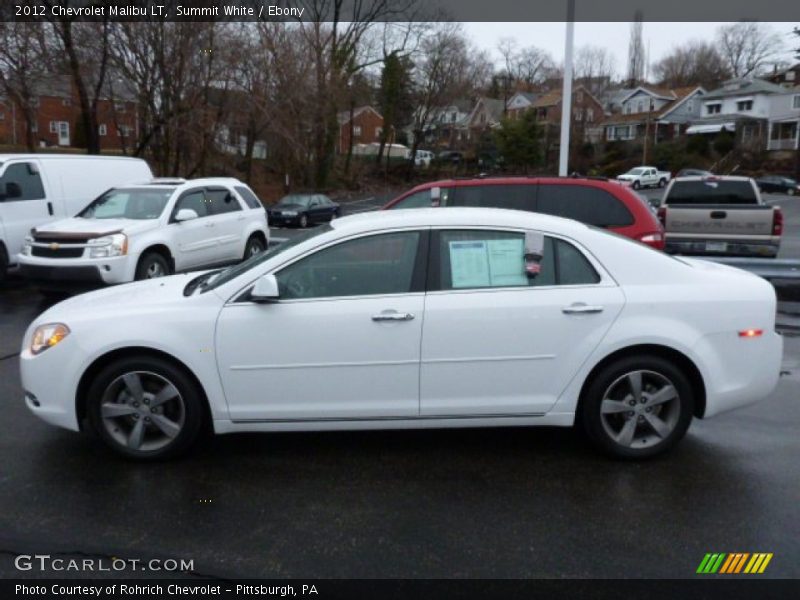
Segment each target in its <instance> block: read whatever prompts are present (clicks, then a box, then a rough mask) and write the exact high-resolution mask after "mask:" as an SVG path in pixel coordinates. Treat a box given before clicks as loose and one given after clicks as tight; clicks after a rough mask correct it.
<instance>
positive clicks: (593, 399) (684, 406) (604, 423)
mask: <svg viewBox="0 0 800 600" xmlns="http://www.w3.org/2000/svg"><path fill="white" fill-rule="evenodd" d="M638 371H642V372H646V373H648V375H646V377H647V378H652V380H653V381H660V380H659V379H658V378H663V380H664V381H667V382H668V383H669V384H671V385H672V387H673V388H674V390H675V391H676V392H677V398H675V399H674V400H673V401H671V402H669V403H666V402H665V403H664V404H661V405H658V406H654V407H652V408H651V409H650V410H648V413H649V415H650V417H648V416H645V414H644V413H642V414H641V415H640V416H637V414H638V412H634V411H640V410H642V411H643V410H646V409H645V408H644V407H645V406H647V405H646V404H644V402H643V401H642V402H641V406H640V405H639V404H637V405H635V406H632V407H631V408H632V410H631V411H630V412H627V409H625V410H626V412H618V413H616V412H615V413H612V414H608V415H605V416H604V415H603V414H602V413H601V407H602V404H603V400H604V398H606V395H607V393H609V392H610V391H612V390H616V389H618V388H617V387H616V386H623V385H625V384H626V383H627V380H626V379H625V377H626V374H630V373H635V372H638ZM623 391H624V390H623ZM625 398H626V400H625V401H624V402H623V404H625V403H628V402H630V400H628V398H630V395H628V396H626V397H625ZM656 409H657V410H658V412H651V410H652V411H656ZM667 411H668V412H667ZM693 411H694V392H693V390H692V386H691V383H690V382H689V379H688V378H687V376H686V375H685V374H684V373H683V371H681V369H679V368H678V367H677V366H676V365H675V364H674V363H672V362H670V361H669V360H666V359H664V358H661V357H660V356H651V355H642V356H630V357H627V358H622V359H620V360H617V361H614V362H613V363H611V364H609V365H607V366H606V367H605V368H603V369H602V370H601V371H600V372H599V373H597V374H596V375H595V376H594V377H593V379H592V381H590V382H589V385H588V387H587V388H586V390H585V393H584V395H583V397H582V399H581V408H580V414H579V415H578V419H580V422H581V424H582V426H583V429H584V431H585V432H586V434H587V436H588V437H589V439H590V440H591V441H592V442H593V443H594V444H595V446H597V447H598V448H599V449H600V450H602V451H603V452H605V453H606V454H609V455H611V456H613V457H615V458H622V459H634V460H635V459H644V458H651V457H653V456H656V455H658V454H662V453H664V452H666V451H668V450H670V449H671V448H672V447H674V446H675V444H677V443H678V442H679V441H680V440H681V439H682V438H683V436H684V435H685V434H686V431H687V429H688V428H689V425H690V423H691V421H692V414H693ZM662 416H664V417H666V418H665V419H663V420H662V422H667V421H668V422H670V423H671V429H670V430H669V433H668V434H666V435H664V436H663V437H662V436H660V435H657V434H656V433H655V429H654V428H653V427H652V426H651V425H649V423H648V422H647V421H643V419H648V418H651V417H657V418H661V417H662ZM612 419H618V420H619V421H618V422H619V423H620V424H622V425H621V429H620V433H621V430H622V428H624V427H625V425H624V423H626V422H627V421H629V420H631V419H636V420H637V421H635V422H634V424H633V429H634V434H633V436H635V435H636V432H639V431H640V430H641V436H640V437H632V440H631V444H630V445H622V444H621V443H619V442H618V441H617V440H616V439H614V438H613V437H612V434H611V432H610V431H609V430H610V429H611V426H610V424H609V421H610V420H612ZM639 444H641V447H637V446H638V445H639Z"/></svg>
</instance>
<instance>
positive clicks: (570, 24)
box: [558, 0, 575, 177]
mask: <svg viewBox="0 0 800 600" xmlns="http://www.w3.org/2000/svg"><path fill="white" fill-rule="evenodd" d="M574 36H575V0H567V39H566V44H565V46H564V82H563V86H562V88H561V145H560V147H559V157H558V174H559V176H560V177H566V175H567V170H568V168H569V125H570V120H571V119H572V46H573V38H574Z"/></svg>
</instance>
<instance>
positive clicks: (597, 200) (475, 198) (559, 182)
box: [383, 177, 664, 250]
mask: <svg viewBox="0 0 800 600" xmlns="http://www.w3.org/2000/svg"><path fill="white" fill-rule="evenodd" d="M426 206H482V207H488V208H512V209H516V210H528V211H532V212H539V213H544V214H548V215H555V216H557V217H565V218H567V219H575V220H576V221H581V222H582V223H586V224H587V225H594V226H596V227H603V228H605V229H608V230H609V231H613V232H614V233H618V234H620V235H624V236H626V237H629V238H632V239H634V240H638V241H640V242H643V243H645V244H647V245H648V246H652V247H653V248H656V249H658V250H663V249H664V228H663V227H662V226H661V223H660V222H659V220H658V218H657V217H656V215H655V214H654V213H653V211H652V210H651V208H650V205H649V204H648V203H647V201H646V200H645V199H644V198H642V197H640V196H637V195H636V193H634V192H632V191H631V190H630V189H628V188H626V187H624V186H622V185H620V184H619V183H616V182H614V181H608V180H603V179H587V178H560V177H503V178H474V179H447V180H444V181H434V182H431V183H424V184H422V185H418V186H417V187H415V188H413V189H412V190H410V191H408V192H406V193H405V194H403V195H401V196H399V197H397V198H395V199H394V200H392V201H391V202H389V203H388V204H387V205H386V206H384V207H383V210H386V209H396V208H423V207H426Z"/></svg>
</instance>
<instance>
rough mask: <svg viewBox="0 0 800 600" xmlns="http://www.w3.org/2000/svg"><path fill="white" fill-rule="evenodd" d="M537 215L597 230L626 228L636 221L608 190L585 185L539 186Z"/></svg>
mask: <svg viewBox="0 0 800 600" xmlns="http://www.w3.org/2000/svg"><path fill="white" fill-rule="evenodd" d="M537 212H540V213H544V214H547V215H553V216H556V217H565V218H567V219H575V220H576V221H580V222H582V223H586V224H587V225H594V226H595V227H627V226H628V225H633V222H634V219H633V215H632V214H631V213H630V211H629V210H628V208H627V207H626V206H625V204H623V203H622V202H621V201H620V200H618V199H617V198H616V197H614V196H613V195H612V194H610V193H609V192H607V191H605V190H602V189H600V188H594V187H589V186H585V185H548V184H543V185H540V186H539V199H538V202H537Z"/></svg>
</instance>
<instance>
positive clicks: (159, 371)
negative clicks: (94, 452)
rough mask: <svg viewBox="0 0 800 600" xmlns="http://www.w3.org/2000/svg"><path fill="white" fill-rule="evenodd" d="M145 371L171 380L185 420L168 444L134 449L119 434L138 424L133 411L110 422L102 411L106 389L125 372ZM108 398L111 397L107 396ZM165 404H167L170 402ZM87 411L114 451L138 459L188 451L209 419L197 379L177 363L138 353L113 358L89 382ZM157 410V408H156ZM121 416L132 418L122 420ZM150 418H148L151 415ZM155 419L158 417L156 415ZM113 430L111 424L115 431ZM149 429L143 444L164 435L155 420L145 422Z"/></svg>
mask: <svg viewBox="0 0 800 600" xmlns="http://www.w3.org/2000/svg"><path fill="white" fill-rule="evenodd" d="M136 372H140V373H141V372H145V373H148V374H155V375H157V376H159V377H161V378H163V379H164V380H166V381H168V382H169V383H171V384H172V385H173V386H174V387H175V388H176V389H177V391H178V392H179V394H180V399H181V401H182V405H183V410H182V423H181V428H180V432H179V433H178V434H177V435H176V436H175V437H174V438H172V439H171V440H169V441H168V442H166V445H165V446H163V447H160V448H156V449H147V448H143V449H134V448H131V447H128V446H127V445H124V444H123V443H122V442H121V441H120V439H119V438H116V437H114V436H115V435H117V436H119V437H120V438H122V437H124V436H125V433H126V427H128V426H129V427H130V428H131V432H132V429H133V427H135V425H134V423H136V422H138V421H139V419H138V416H139V415H137V419H136V420H135V421H134V420H132V419H133V415H130V417H128V416H125V417H118V418H117V419H116V420H114V421H113V422H111V423H107V422H106V419H104V418H103V415H102V408H101V406H102V404H103V402H104V397H105V394H106V391H107V390H109V389H113V387H112V386H114V385H116V382H117V381H119V380H120V378H121V377H122V376H123V375H125V374H130V373H136ZM105 400H106V401H107V400H108V398H105ZM163 406H165V407H167V403H165V404H164V405H163ZM86 409H87V410H86V413H87V417H88V420H89V424H90V425H91V428H92V433H94V434H95V435H96V436H97V437H98V438H99V439H100V440H102V441H103V443H104V444H105V445H106V446H108V447H109V448H111V449H112V450H114V451H115V452H117V453H119V454H121V455H123V456H126V457H128V458H134V459H137V460H144V461H148V460H163V459H167V458H174V457H176V456H179V455H181V454H183V453H185V452H186V451H188V450H189V449H190V448H191V447H192V445H193V444H194V443H195V442H196V441H197V440H198V438H199V437H200V434H201V433H202V432H203V426H204V424H205V422H206V418H207V417H206V414H207V413H206V405H205V400H204V396H203V393H202V390H201V389H200V388H199V386H198V385H197V383H195V381H194V379H193V378H192V377H191V376H189V375H188V374H187V373H186V372H185V371H184V370H183V369H182V368H180V367H178V366H176V365H175V364H173V363H171V362H169V361H166V360H163V359H161V358H158V357H154V356H147V355H142V356H139V357H129V358H122V359H120V360H117V361H114V362H112V363H111V364H109V365H108V366H107V367H105V368H104V369H102V370H101V371H100V372H99V373H98V374H97V375H96V376H95V378H94V380H93V381H92V382H91V384H90V385H89V388H88V390H87V403H86ZM153 410H157V409H155V408H154V409H153ZM162 414H163V415H164V416H167V413H166V408H164V409H162ZM122 419H129V420H127V421H124V422H120V420H122ZM148 419H149V418H148ZM154 419H155V417H154ZM115 427H116V431H115V432H114V433H112V432H111V431H109V428H111V429H112V431H114V428H115ZM143 427H146V428H148V429H146V430H145V437H144V442H143V445H144V444H147V443H153V442H152V441H149V440H148V438H147V436H148V435H150V436H159V435H161V436H162V437H168V436H164V435H163V434H162V433H161V432H160V430H159V429H158V428H156V427H155V425H154V424H152V423H149V424H147V425H144V426H143Z"/></svg>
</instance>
